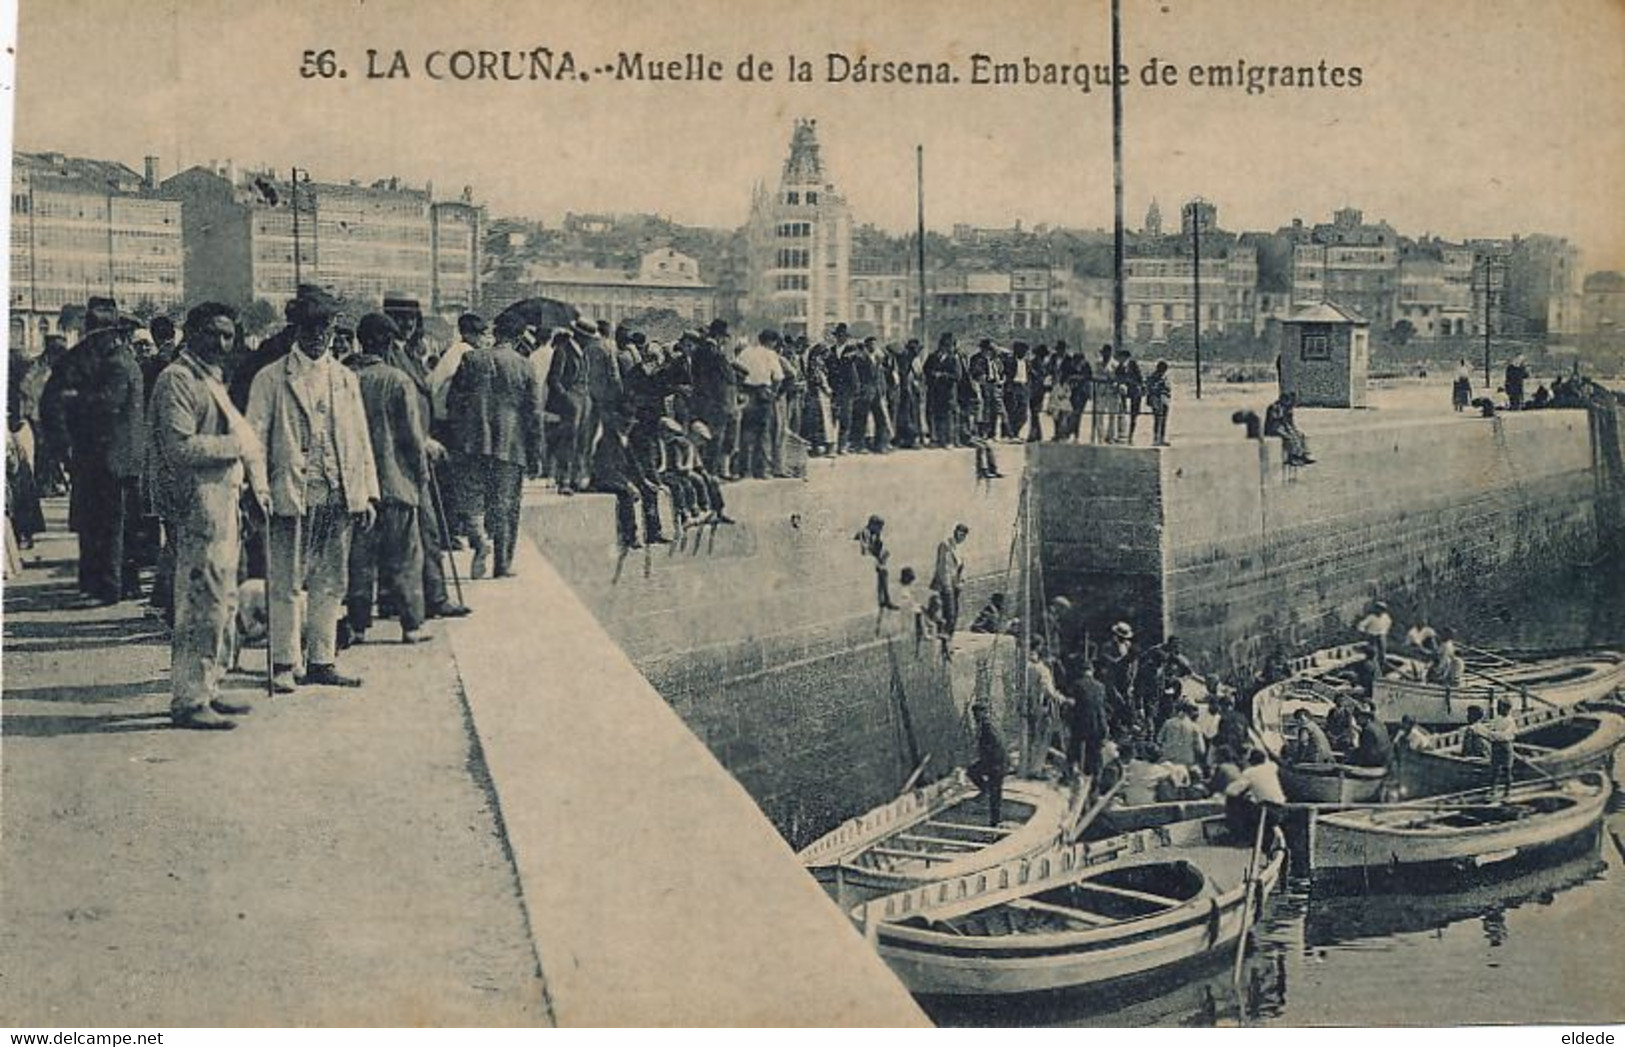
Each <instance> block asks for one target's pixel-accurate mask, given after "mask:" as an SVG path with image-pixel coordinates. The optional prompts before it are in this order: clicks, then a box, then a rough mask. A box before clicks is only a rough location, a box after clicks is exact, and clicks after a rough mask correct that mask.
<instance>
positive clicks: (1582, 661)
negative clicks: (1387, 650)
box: [1372, 651, 1625, 724]
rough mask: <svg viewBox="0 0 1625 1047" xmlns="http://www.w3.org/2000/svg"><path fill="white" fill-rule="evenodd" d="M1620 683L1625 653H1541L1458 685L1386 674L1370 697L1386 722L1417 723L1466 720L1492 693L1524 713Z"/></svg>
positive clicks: (1488, 708)
mask: <svg viewBox="0 0 1625 1047" xmlns="http://www.w3.org/2000/svg"><path fill="white" fill-rule="evenodd" d="M1622 685H1625V656H1622V655H1620V654H1619V653H1618V652H1615V651H1599V652H1593V653H1590V654H1580V655H1566V656H1563V657H1560V658H1543V659H1540V660H1539V661H1533V662H1505V663H1503V664H1499V665H1496V666H1494V667H1492V668H1486V669H1483V670H1480V671H1477V672H1475V673H1474V674H1473V682H1470V683H1465V684H1462V685H1461V686H1457V687H1449V686H1446V685H1444V684H1438V683H1427V682H1425V681H1424V680H1422V679H1421V678H1420V676H1419V675H1418V676H1416V677H1415V678H1411V679H1406V678H1404V677H1403V676H1400V677H1395V676H1388V677H1384V678H1383V679H1381V680H1378V681H1377V682H1376V685H1375V687H1374V688H1373V691H1372V700H1373V701H1374V703H1375V704H1376V708H1377V715H1378V717H1380V718H1381V719H1382V720H1383V721H1385V722H1387V723H1398V722H1399V721H1400V720H1401V719H1403V718H1404V717H1406V716H1409V717H1410V718H1411V719H1413V720H1415V721H1416V722H1417V723H1427V724H1459V723H1465V722H1467V710H1468V709H1470V708H1472V707H1473V706H1478V707H1479V708H1481V709H1483V710H1484V711H1485V713H1486V714H1491V713H1493V712H1494V709H1493V705H1494V702H1495V700H1496V699H1497V698H1511V699H1512V700H1513V703H1514V708H1515V709H1516V710H1517V711H1519V712H1528V711H1530V710H1532V709H1535V708H1539V707H1541V706H1558V707H1560V708H1568V707H1572V706H1576V705H1579V704H1581V703H1582V702H1590V701H1597V700H1599V699H1603V698H1606V697H1608V696H1609V695H1610V694H1613V693H1614V692H1615V691H1616V690H1618V689H1619V688H1620V687H1621V686H1622Z"/></svg>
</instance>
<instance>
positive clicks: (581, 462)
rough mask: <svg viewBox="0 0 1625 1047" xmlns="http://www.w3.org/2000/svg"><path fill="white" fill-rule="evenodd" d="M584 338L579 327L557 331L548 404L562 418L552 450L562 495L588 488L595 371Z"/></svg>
mask: <svg viewBox="0 0 1625 1047" xmlns="http://www.w3.org/2000/svg"><path fill="white" fill-rule="evenodd" d="M500 337H501V336H500V335H499V336H498V339H499V340H500ZM584 338H585V335H584V334H583V333H582V332H579V331H575V330H565V329H563V328H560V329H559V330H557V331H554V332H553V361H552V363H551V364H550V365H549V367H548V371H547V399H546V403H547V405H548V407H549V408H550V409H551V410H552V412H553V413H554V414H556V415H558V418H559V421H558V424H557V425H556V426H555V427H554V432H555V433H557V435H558V443H557V446H556V447H554V448H552V451H553V479H554V482H555V483H556V484H557V485H558V489H559V493H560V494H574V493H575V492H577V491H581V490H585V489H586V487H587V480H588V476H587V472H588V470H587V464H588V459H587V458H586V457H584V456H583V453H582V446H583V445H584V444H587V443H588V440H587V435H586V433H587V423H588V421H589V420H590V419H589V416H590V415H591V414H592V385H591V383H592V372H591V369H590V366H591V365H590V364H589V363H588V362H587V353H586V350H585V349H584V348H583V347H582V344H581V343H582V340H583V339H584ZM516 355H517V354H516ZM589 453H590V451H589Z"/></svg>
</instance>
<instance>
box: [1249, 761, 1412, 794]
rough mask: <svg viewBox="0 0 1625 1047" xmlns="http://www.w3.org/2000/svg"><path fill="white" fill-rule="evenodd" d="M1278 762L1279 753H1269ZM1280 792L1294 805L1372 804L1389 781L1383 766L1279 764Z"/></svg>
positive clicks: (1338, 763)
mask: <svg viewBox="0 0 1625 1047" xmlns="http://www.w3.org/2000/svg"><path fill="white" fill-rule="evenodd" d="M1271 755H1272V756H1274V757H1275V758H1276V759H1277V760H1279V759H1280V756H1279V754H1278V753H1271ZM1280 773H1281V789H1282V791H1283V792H1285V793H1286V798H1287V799H1289V800H1291V801H1292V802H1294V803H1337V804H1349V803H1375V802H1377V801H1378V800H1380V799H1381V798H1382V791H1383V786H1384V785H1385V784H1386V783H1387V781H1388V768H1386V767H1360V766H1357V765H1355V764H1351V763H1341V762H1336V763H1295V764H1289V763H1281V764H1280Z"/></svg>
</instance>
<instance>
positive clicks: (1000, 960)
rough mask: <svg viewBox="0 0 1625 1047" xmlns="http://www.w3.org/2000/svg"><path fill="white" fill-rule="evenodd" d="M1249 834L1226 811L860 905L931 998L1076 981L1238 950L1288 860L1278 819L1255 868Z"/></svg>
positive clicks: (914, 986)
mask: <svg viewBox="0 0 1625 1047" xmlns="http://www.w3.org/2000/svg"><path fill="white" fill-rule="evenodd" d="M1251 843H1252V841H1250V840H1249V841H1235V840H1233V839H1232V838H1231V837H1230V836H1229V835H1228V832H1227V831H1226V830H1225V828H1224V820H1223V819H1219V818H1215V819H1201V820H1193V821H1186V822H1179V823H1175V824H1173V825H1168V826H1163V827H1159V828H1153V829H1144V830H1140V831H1139V832H1135V833H1128V834H1124V835H1121V836H1115V837H1111V838H1110V839H1106V840H1097V841H1093V842H1090V843H1080V844H1074V845H1072V846H1070V847H1064V848H1056V849H1053V850H1050V851H1046V852H1044V853H1043V854H1042V855H1039V856H1036V857H1032V858H1028V859H1024V860H1021V861H1017V862H1006V863H1004V864H1002V865H1000V866H997V867H994V868H988V869H984V870H982V871H981V872H978V873H975V874H972V875H969V876H961V877H956V878H954V879H951V880H942V881H937V882H934V883H931V884H926V885H921V886H916V887H912V888H910V889H908V890H905V891H899V892H896V893H894V894H891V895H888V896H886V897H883V898H879V899H874V900H872V901H870V902H868V903H866V904H864V905H859V906H857V907H856V910H855V913H854V915H855V916H856V917H857V918H858V919H859V920H860V921H861V922H863V923H864V926H865V930H866V933H868V934H870V935H871V936H872V937H873V938H874V939H875V942H876V945H877V948H878V949H879V951H880V955H881V956H882V957H883V958H884V959H885V960H886V962H887V963H888V964H889V965H890V966H891V968H892V970H893V971H895V972H896V973H897V975H898V977H900V978H901V979H902V981H903V984H904V985H906V986H908V988H909V990H910V991H911V992H914V993H916V994H919V995H922V996H927V997H964V996H1011V995H1018V994H1027V993H1038V992H1052V991H1057V990H1070V989H1078V988H1082V987H1085V986H1094V985H1100V984H1102V983H1106V982H1115V981H1117V980H1118V979H1122V978H1128V977H1135V976H1141V975H1148V974H1151V973H1152V972H1155V971H1159V970H1162V969H1164V968H1168V967H1171V966H1173V965H1175V964H1182V963H1185V962H1187V961H1194V960H1198V959H1200V958H1203V957H1207V956H1212V955H1215V954H1218V953H1221V952H1231V951H1233V950H1234V949H1235V945H1236V941H1237V939H1238V938H1239V937H1240V936H1241V935H1242V934H1244V933H1245V932H1246V930H1247V926H1248V924H1249V923H1250V922H1251V921H1252V920H1255V919H1256V918H1257V914H1258V912H1259V910H1260V909H1261V908H1262V900H1263V899H1265V898H1267V897H1268V895H1269V894H1270V893H1271V892H1272V891H1273V890H1274V889H1275V887H1276V885H1277V883H1278V882H1279V881H1280V878H1281V875H1282V872H1283V870H1284V868H1285V864H1286V848H1285V843H1284V840H1283V838H1282V837H1281V836H1280V834H1279V832H1278V831H1277V832H1275V833H1274V834H1273V835H1272V837H1271V842H1270V846H1269V847H1268V848H1267V849H1266V852H1265V853H1264V854H1263V855H1262V856H1261V857H1260V859H1259V861H1258V862H1257V864H1256V866H1255V865H1254V863H1253V853H1252V848H1251V846H1250V844H1251ZM1249 893H1251V895H1252V897H1251V899H1249V897H1248V896H1249ZM1255 902H1256V903H1258V904H1257V905H1255V904H1253V903H1255Z"/></svg>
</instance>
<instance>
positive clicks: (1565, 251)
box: [1506, 233, 1581, 335]
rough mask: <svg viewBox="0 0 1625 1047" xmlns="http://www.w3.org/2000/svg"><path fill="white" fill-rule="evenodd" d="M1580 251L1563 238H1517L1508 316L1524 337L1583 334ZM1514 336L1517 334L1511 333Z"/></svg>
mask: <svg viewBox="0 0 1625 1047" xmlns="http://www.w3.org/2000/svg"><path fill="white" fill-rule="evenodd" d="M1580 306H1581V303H1580V250H1579V248H1577V247H1575V246H1574V245H1573V244H1571V243H1569V242H1568V241H1567V240H1565V239H1563V238H1562V237H1557V236H1546V235H1544V234H1540V233H1536V234H1534V235H1532V236H1520V237H1514V238H1513V240H1512V247H1511V250H1510V251H1509V252H1508V257H1507V293H1506V313H1507V318H1508V321H1509V323H1510V324H1512V325H1515V326H1516V327H1517V328H1518V331H1517V332H1515V333H1523V334H1552V335H1569V334H1578V333H1579V332H1580ZM1509 333H1514V332H1509Z"/></svg>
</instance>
